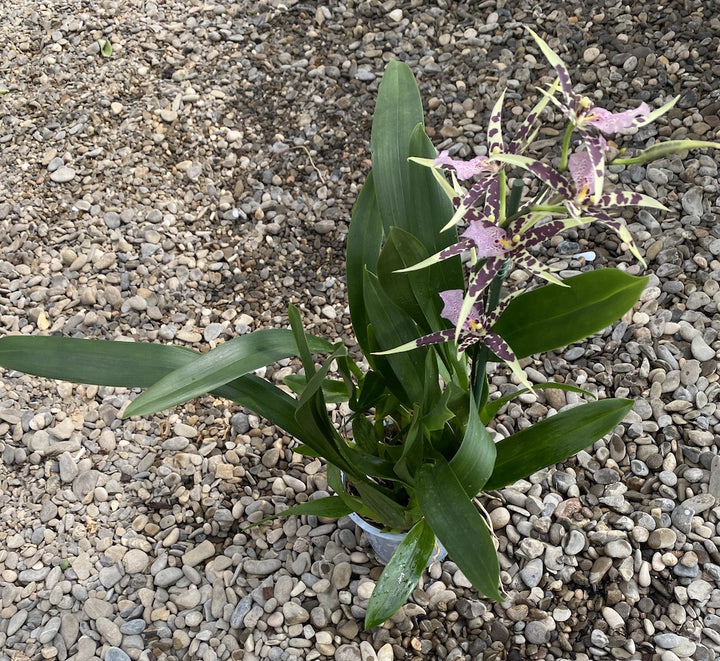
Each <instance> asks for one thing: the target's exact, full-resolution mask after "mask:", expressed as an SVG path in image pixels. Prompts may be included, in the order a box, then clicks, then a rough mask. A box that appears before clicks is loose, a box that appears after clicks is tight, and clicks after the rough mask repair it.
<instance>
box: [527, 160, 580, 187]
mask: <svg viewBox="0 0 720 661" xmlns="http://www.w3.org/2000/svg"><path fill="white" fill-rule="evenodd" d="M521 167H524V168H525V169H526V170H527V171H528V172H530V173H532V174H534V175H535V176H536V177H538V178H540V179H541V180H542V181H543V182H544V183H546V184H547V185H548V186H550V187H551V188H552V189H553V190H556V191H557V192H558V193H560V195H562V196H563V197H572V191H571V186H570V185H569V182H568V180H567V179H566V178H565V177H563V176H562V175H561V174H560V173H559V172H557V171H556V170H554V169H553V168H551V167H550V166H549V165H546V164H545V163H542V162H540V161H536V160H535V159H532V158H526V159H524V165H522V166H521Z"/></svg>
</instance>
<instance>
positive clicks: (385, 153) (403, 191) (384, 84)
mask: <svg viewBox="0 0 720 661" xmlns="http://www.w3.org/2000/svg"><path fill="white" fill-rule="evenodd" d="M422 123H423V107H422V100H421V98H420V91H419V90H418V86H417V83H416V82H415V77H414V76H413V74H412V71H411V70H410V67H409V66H408V65H407V64H404V63H403V62H398V61H397V60H393V61H391V62H389V63H388V65H387V67H386V69H385V73H384V74H383V77H382V81H381V82H380V86H379V88H378V96H377V101H376V104H375V113H374V116H373V125H372V134H371V137H370V147H371V150H372V160H373V172H374V173H375V188H376V194H377V202H378V207H379V209H380V213H381V216H382V220H383V227H384V229H385V234H388V233H389V231H390V228H391V227H400V228H402V229H405V230H407V231H408V232H412V231H413V229H414V228H413V219H412V218H411V216H410V214H409V213H408V204H409V203H410V201H411V200H412V196H413V195H415V194H416V193H417V191H416V190H414V189H413V187H412V185H411V182H410V175H409V169H408V157H409V156H410V155H411V154H410V150H409V147H410V136H411V135H412V132H413V130H414V129H415V127H416V126H417V125H418V124H421V125H422ZM415 155H420V154H415ZM421 240H422V239H421Z"/></svg>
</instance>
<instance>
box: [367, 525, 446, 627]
mask: <svg viewBox="0 0 720 661" xmlns="http://www.w3.org/2000/svg"><path fill="white" fill-rule="evenodd" d="M434 547H435V534H434V533H433V531H432V528H430V526H429V525H428V524H427V523H426V522H425V520H424V519H420V521H418V522H417V523H416V524H415V525H414V526H413V527H412V528H411V529H410V531H409V532H408V534H407V536H406V537H405V539H403V541H402V542H400V545H399V546H398V547H397V549H396V550H395V553H393V555H392V557H391V558H390V561H389V562H388V563H387V565H386V566H385V569H383V572H382V574H380V579H379V580H378V582H377V584H376V585H375V589H374V590H373V593H372V595H371V597H370V601H369V603H368V607H367V611H366V613H365V629H366V630H368V629H372V628H373V627H376V626H377V625H378V624H382V623H383V622H384V621H385V620H387V619H388V618H389V617H391V616H392V615H394V614H395V612H396V611H397V610H398V609H399V608H400V607H401V606H402V605H403V604H404V603H405V602H406V601H407V598H408V597H409V596H410V593H411V592H412V591H413V590H414V589H415V586H417V584H418V581H419V580H420V577H421V576H422V573H423V571H424V570H425V567H427V563H428V560H429V559H430V554H431V553H432V552H433V549H434Z"/></svg>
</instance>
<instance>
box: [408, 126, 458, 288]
mask: <svg viewBox="0 0 720 661" xmlns="http://www.w3.org/2000/svg"><path fill="white" fill-rule="evenodd" d="M409 151H410V155H411V156H418V157H420V158H435V157H436V156H437V152H436V151H435V147H434V146H433V144H432V142H431V141H430V138H428V136H427V135H426V133H425V129H424V128H423V126H421V125H418V126H416V127H415V129H414V130H413V132H412V133H411V135H410V149H409ZM407 167H408V169H409V170H408V171H409V176H410V187H411V190H412V195H411V197H410V200H409V201H408V205H407V208H408V214H409V218H408V225H407V226H406V227H405V228H404V229H406V230H407V231H408V232H410V234H413V235H414V236H416V237H417V238H418V239H420V241H421V242H422V244H423V245H424V246H425V249H426V250H427V252H428V255H434V254H435V253H437V252H438V251H440V250H442V249H443V248H447V247H448V246H451V245H454V244H455V243H457V241H458V236H457V228H456V227H451V228H449V229H447V230H445V231H444V232H443V231H441V230H442V228H443V227H445V225H446V224H447V222H448V221H449V220H450V218H451V217H452V215H453V213H454V211H455V209H454V207H453V205H452V202H451V201H450V199H449V198H448V196H447V195H446V194H445V192H444V191H443V190H442V188H441V186H440V184H438V182H437V181H436V180H435V176H434V174H433V172H432V170H431V169H430V168H428V167H425V166H423V165H420V164H418V163H413V162H412V161H410V162H408V164H407ZM425 270H427V272H428V275H429V277H430V282H432V283H433V284H434V286H435V289H436V291H445V290H447V289H461V288H463V287H464V279H463V270H462V266H461V263H460V259H459V258H457V259H448V260H445V261H442V262H439V263H437V264H434V265H432V266H430V267H428V268H427V269H425Z"/></svg>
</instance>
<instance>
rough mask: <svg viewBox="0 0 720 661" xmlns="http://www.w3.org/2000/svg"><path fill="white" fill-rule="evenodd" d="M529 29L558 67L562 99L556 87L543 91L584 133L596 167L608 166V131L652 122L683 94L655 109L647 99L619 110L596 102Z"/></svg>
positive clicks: (548, 47) (637, 126)
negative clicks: (576, 88) (582, 92)
mask: <svg viewBox="0 0 720 661" xmlns="http://www.w3.org/2000/svg"><path fill="white" fill-rule="evenodd" d="M527 30H528V32H530V34H531V35H532V38H533V39H534V40H535V43H537V45H538V46H539V47H540V50H541V51H542V53H543V55H544V56H545V57H546V59H547V61H548V62H549V63H550V65H551V66H552V67H553V69H555V72H556V73H557V76H558V80H557V82H558V83H559V85H560V93H561V96H562V100H558V99H557V98H556V97H555V96H554V91H553V90H550V91H547V92H543V94H545V95H547V96H550V101H552V102H553V103H554V104H555V105H556V106H558V108H560V110H561V111H562V112H563V114H564V115H565V116H566V117H567V118H568V119H569V120H570V122H571V124H572V126H574V127H575V128H576V129H577V130H578V131H580V132H581V133H582V134H583V137H584V139H585V141H586V142H587V144H588V147H589V151H590V156H591V158H592V162H593V165H594V166H595V168H596V169H604V159H605V151H606V149H607V143H606V142H605V138H604V136H605V135H613V134H615V133H620V134H622V133H627V132H629V131H631V130H633V129H636V128H640V127H641V126H645V125H646V124H650V123H651V122H654V121H655V120H656V119H657V118H658V117H660V116H661V115H664V114H665V113H666V112H667V111H668V110H670V109H671V108H672V107H673V106H674V105H675V104H676V103H677V101H678V99H679V98H680V97H679V96H676V97H675V98H674V99H672V100H671V101H669V102H668V103H666V104H665V105H663V106H662V107H660V108H657V109H656V110H651V109H650V106H648V104H647V103H645V102H643V103H641V104H640V105H639V106H638V107H637V108H631V109H629V110H624V111H622V112H616V113H613V112H610V111H609V110H606V109H605V108H600V107H598V106H595V105H594V104H593V102H592V100H591V99H590V98H589V97H587V96H582V95H579V94H576V93H575V92H573V85H572V81H571V80H570V72H569V71H568V69H567V67H566V66H565V63H564V62H563V61H562V60H561V59H560V57H559V56H558V54H557V53H556V52H555V51H554V50H553V49H552V48H550V46H548V44H547V43H546V42H545V41H544V40H543V39H542V38H541V37H540V36H539V35H538V34H537V33H536V32H535V31H534V30H532V29H531V28H527Z"/></svg>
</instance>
